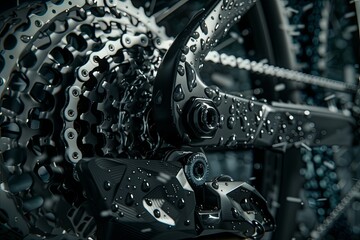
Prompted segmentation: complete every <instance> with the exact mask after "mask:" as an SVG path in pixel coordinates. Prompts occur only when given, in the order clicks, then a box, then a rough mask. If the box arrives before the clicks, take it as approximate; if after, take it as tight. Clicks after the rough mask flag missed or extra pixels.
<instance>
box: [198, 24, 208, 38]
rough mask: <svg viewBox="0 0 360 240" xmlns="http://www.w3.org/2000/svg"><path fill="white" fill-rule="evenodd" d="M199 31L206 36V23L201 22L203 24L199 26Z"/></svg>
mask: <svg viewBox="0 0 360 240" xmlns="http://www.w3.org/2000/svg"><path fill="white" fill-rule="evenodd" d="M200 29H201V31H202V32H203V33H204V34H205V35H207V34H208V28H207V25H206V22H205V21H203V22H202V23H201V24H200Z"/></svg>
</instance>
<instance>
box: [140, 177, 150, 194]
mask: <svg viewBox="0 0 360 240" xmlns="http://www.w3.org/2000/svg"><path fill="white" fill-rule="evenodd" d="M141 190H143V191H144V192H148V191H149V190H150V183H149V182H148V181H146V180H144V181H143V182H142V184H141Z"/></svg>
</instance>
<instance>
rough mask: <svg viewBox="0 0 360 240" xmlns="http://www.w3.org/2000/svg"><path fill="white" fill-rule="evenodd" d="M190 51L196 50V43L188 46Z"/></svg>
mask: <svg viewBox="0 0 360 240" xmlns="http://www.w3.org/2000/svg"><path fill="white" fill-rule="evenodd" d="M190 51H192V52H195V51H196V44H194V45H191V46H190Z"/></svg>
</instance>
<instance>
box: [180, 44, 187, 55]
mask: <svg viewBox="0 0 360 240" xmlns="http://www.w3.org/2000/svg"><path fill="white" fill-rule="evenodd" d="M181 51H182V52H183V53H184V54H188V53H189V47H188V46H184V47H183V49H182V50H181Z"/></svg>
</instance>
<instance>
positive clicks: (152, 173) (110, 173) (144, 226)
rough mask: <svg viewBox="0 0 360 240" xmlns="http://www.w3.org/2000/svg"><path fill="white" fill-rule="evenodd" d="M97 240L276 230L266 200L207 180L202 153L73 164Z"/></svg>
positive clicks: (229, 183)
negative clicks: (87, 203) (95, 226)
mask: <svg viewBox="0 0 360 240" xmlns="http://www.w3.org/2000/svg"><path fill="white" fill-rule="evenodd" d="M77 172H78V175H79V178H80V181H81V182H82V183H83V186H84V188H85V191H86V195H87V198H88V199H89V201H90V202H91V203H92V206H93V207H94V209H93V210H94V213H96V214H95V218H96V220H97V225H98V237H99V239H114V238H115V237H116V236H121V237H124V238H125V239H166V238H169V237H171V238H172V239H184V238H193V237H197V236H204V235H209V234H216V233H233V234H236V235H238V236H239V237H241V238H251V239H258V238H261V237H262V236H263V235H264V233H265V232H266V231H272V230H274V228H275V223H274V219H273V217H272V216H271V214H270V212H269V211H268V208H267V205H266V201H265V199H264V198H263V197H262V196H261V195H260V194H259V193H258V192H257V191H256V189H255V188H254V187H252V186H250V185H249V184H247V183H246V182H240V181H233V179H232V178H231V177H230V176H220V177H217V178H216V179H214V180H212V181H207V177H208V175H209V164H208V161H207V158H206V156H205V155H204V154H203V153H202V152H195V153H194V152H191V151H171V152H169V153H168V154H166V157H165V158H164V159H163V160H134V159H110V158H92V159H84V160H81V161H80V162H79V163H78V164H77Z"/></svg>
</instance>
